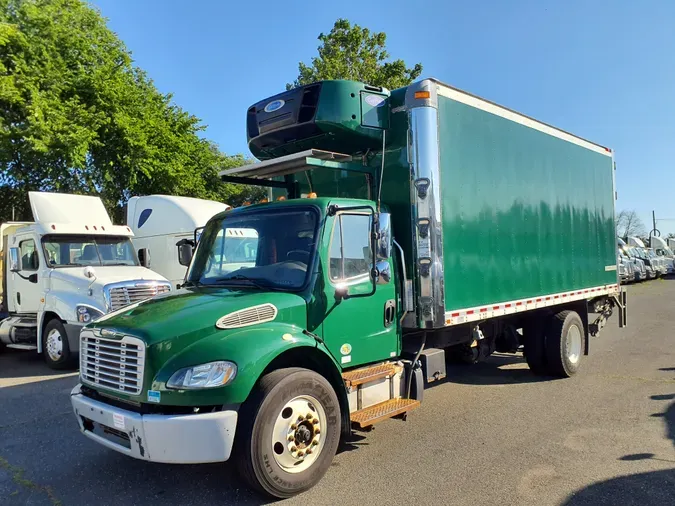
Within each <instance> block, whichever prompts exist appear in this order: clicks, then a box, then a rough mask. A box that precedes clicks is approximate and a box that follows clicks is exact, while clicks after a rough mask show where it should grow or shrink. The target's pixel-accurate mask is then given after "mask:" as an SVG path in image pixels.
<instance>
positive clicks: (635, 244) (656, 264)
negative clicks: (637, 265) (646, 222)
mask: <svg viewBox="0 0 675 506" xmlns="http://www.w3.org/2000/svg"><path fill="white" fill-rule="evenodd" d="M626 239H627V240H628V245H629V246H630V247H632V248H633V251H634V252H635V254H636V255H637V256H638V257H639V258H640V259H641V260H642V261H643V262H644V263H645V267H646V269H647V278H648V279H650V278H653V279H655V278H657V277H659V276H661V275H662V274H665V272H664V270H665V265H664V264H663V263H662V262H661V260H660V259H659V258H657V257H656V254H653V255H652V254H651V252H650V250H649V248H647V247H646V246H645V243H644V242H643V241H642V239H640V238H639V237H627V238H626Z"/></svg>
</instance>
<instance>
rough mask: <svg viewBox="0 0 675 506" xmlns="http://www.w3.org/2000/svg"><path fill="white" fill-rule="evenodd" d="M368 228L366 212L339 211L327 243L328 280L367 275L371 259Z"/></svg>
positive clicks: (369, 223) (369, 218) (369, 222)
mask: <svg viewBox="0 0 675 506" xmlns="http://www.w3.org/2000/svg"><path fill="white" fill-rule="evenodd" d="M370 229H371V216H370V215H368V214H341V215H338V217H337V218H336V220H335V226H334V227H333V237H332V238H331V245H330V279H331V281H347V280H351V279H354V278H359V277H363V276H368V274H369V273H370V269H371V268H372V263H373V260H372V250H371V245H370Z"/></svg>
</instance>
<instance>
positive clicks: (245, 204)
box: [242, 200, 251, 206]
mask: <svg viewBox="0 0 675 506" xmlns="http://www.w3.org/2000/svg"><path fill="white" fill-rule="evenodd" d="M250 205H251V203H250V202H249V201H248V200H247V201H246V202H244V203H243V204H242V206H250Z"/></svg>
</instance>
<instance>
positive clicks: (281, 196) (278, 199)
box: [277, 195, 286, 202]
mask: <svg viewBox="0 0 675 506" xmlns="http://www.w3.org/2000/svg"><path fill="white" fill-rule="evenodd" d="M280 200H286V197H284V196H283V195H280V196H278V197H277V202H279V201H280Z"/></svg>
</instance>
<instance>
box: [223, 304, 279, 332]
mask: <svg viewBox="0 0 675 506" xmlns="http://www.w3.org/2000/svg"><path fill="white" fill-rule="evenodd" d="M276 317H277V308H276V306H274V305H273V304H269V303H268V304H261V305H260V306H252V307H247V308H246V309H240V310H239V311H235V312H233V313H230V314H226V315H225V316H223V317H222V318H220V319H219V320H218V321H217V322H216V327H218V328H219V329H236V328H239V327H247V326H249V325H255V324H256V323H264V322H271V321H272V320H274V319H275V318H276Z"/></svg>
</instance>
